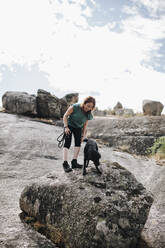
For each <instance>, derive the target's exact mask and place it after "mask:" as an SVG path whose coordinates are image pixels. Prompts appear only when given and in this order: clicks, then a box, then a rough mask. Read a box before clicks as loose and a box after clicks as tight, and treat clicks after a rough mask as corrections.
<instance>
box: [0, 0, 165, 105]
mask: <svg viewBox="0 0 165 248" xmlns="http://www.w3.org/2000/svg"><path fill="white" fill-rule="evenodd" d="M91 2H92V3H93V4H95V2H94V1H93V0H91ZM50 3H51V4H50ZM9 6H10V7H9ZM91 15H92V9H91V8H89V6H88V5H87V1H85V0H77V1H76V0H74V1H72V3H69V1H67V0H63V1H58V0H54V1H51V2H50V1H45V0H35V1H33V0H28V1H26V0H14V1H10V0H5V1H2V2H0V34H1V39H0V54H1V63H4V64H7V65H11V64H12V63H13V62H14V63H19V64H24V63H26V64H29V65H31V64H34V63H38V64H39V67H40V69H41V70H42V71H45V72H47V73H48V74H49V81H50V85H51V86H52V87H54V89H57V88H58V89H59V90H61V91H62V90H63V91H69V92H72V91H78V92H81V93H82V95H81V96H84V95H85V94H88V93H89V92H91V91H96V92H99V93H100V96H99V95H98V96H96V98H97V102H98V104H99V107H101V108H106V107H107V106H111V107H112V106H114V105H115V104H116V102H117V101H118V100H121V102H123V105H125V106H126V107H133V108H135V109H137V108H138V107H139V108H141V101H142V98H152V99H153V98H154V96H155V100H156V97H157V96H158V95H159V98H160V99H162V100H163V96H162V95H161V94H162V92H163V91H162V90H160V91H161V93H157V94H155V92H156V89H158V88H160V89H161V88H162V84H163V82H165V75H164V74H163V73H158V72H155V71H154V70H153V69H152V68H150V67H148V68H145V67H144V66H143V62H144V61H146V62H147V61H150V60H151V58H152V56H153V54H154V56H155V55H158V56H160V55H159V53H158V52H159V48H160V45H161V44H160V43H157V42H156V40H157V39H161V38H164V36H165V34H164V32H165V28H164V17H162V18H160V19H159V20H154V21H153V20H148V19H146V18H143V17H140V16H138V15H136V16H135V17H134V16H132V17H130V18H128V19H127V20H125V21H123V23H122V27H123V32H122V33H115V32H113V31H112V30H110V28H109V27H110V26H111V25H112V24H113V25H114V23H108V24H107V25H105V26H103V27H91V26H89V24H88V23H87V20H86V17H89V16H91ZM153 100H154V99H153Z"/></svg>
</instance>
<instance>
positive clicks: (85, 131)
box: [81, 120, 88, 142]
mask: <svg viewBox="0 0 165 248" xmlns="http://www.w3.org/2000/svg"><path fill="white" fill-rule="evenodd" d="M87 126H88V120H87V121H86V122H85V124H84V126H83V129H82V136H81V142H82V141H83V139H84V138H85V136H86V133H87Z"/></svg>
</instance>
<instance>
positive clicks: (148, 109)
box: [142, 100, 164, 116]
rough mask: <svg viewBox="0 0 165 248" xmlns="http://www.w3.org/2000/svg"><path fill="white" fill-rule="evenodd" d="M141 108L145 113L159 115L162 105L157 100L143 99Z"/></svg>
mask: <svg viewBox="0 0 165 248" xmlns="http://www.w3.org/2000/svg"><path fill="white" fill-rule="evenodd" d="M142 108H143V113H144V114H145V115H155V116H160V115H161V113H162V110H163V108H164V105H163V104H162V103H161V102H158V101H152V100H143V103H142Z"/></svg>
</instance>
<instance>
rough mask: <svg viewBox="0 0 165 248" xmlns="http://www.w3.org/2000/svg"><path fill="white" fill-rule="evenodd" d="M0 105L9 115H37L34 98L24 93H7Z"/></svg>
mask: <svg viewBox="0 0 165 248" xmlns="http://www.w3.org/2000/svg"><path fill="white" fill-rule="evenodd" d="M2 105H3V108H5V110H6V111H7V112H9V113H16V114H22V115H30V116H33V115H34V116H35V115H36V114H37V107H36V96H35V95H29V94H28V93H26V92H18V91H7V92H6V93H5V94H4V95H3V96H2Z"/></svg>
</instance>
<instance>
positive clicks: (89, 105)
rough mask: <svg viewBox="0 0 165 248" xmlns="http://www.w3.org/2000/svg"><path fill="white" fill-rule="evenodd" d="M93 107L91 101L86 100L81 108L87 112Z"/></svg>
mask: <svg viewBox="0 0 165 248" xmlns="http://www.w3.org/2000/svg"><path fill="white" fill-rule="evenodd" d="M93 107H94V105H93V103H92V102H88V103H85V104H84V106H83V110H84V111H85V112H88V111H90V110H92V109H93Z"/></svg>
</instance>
